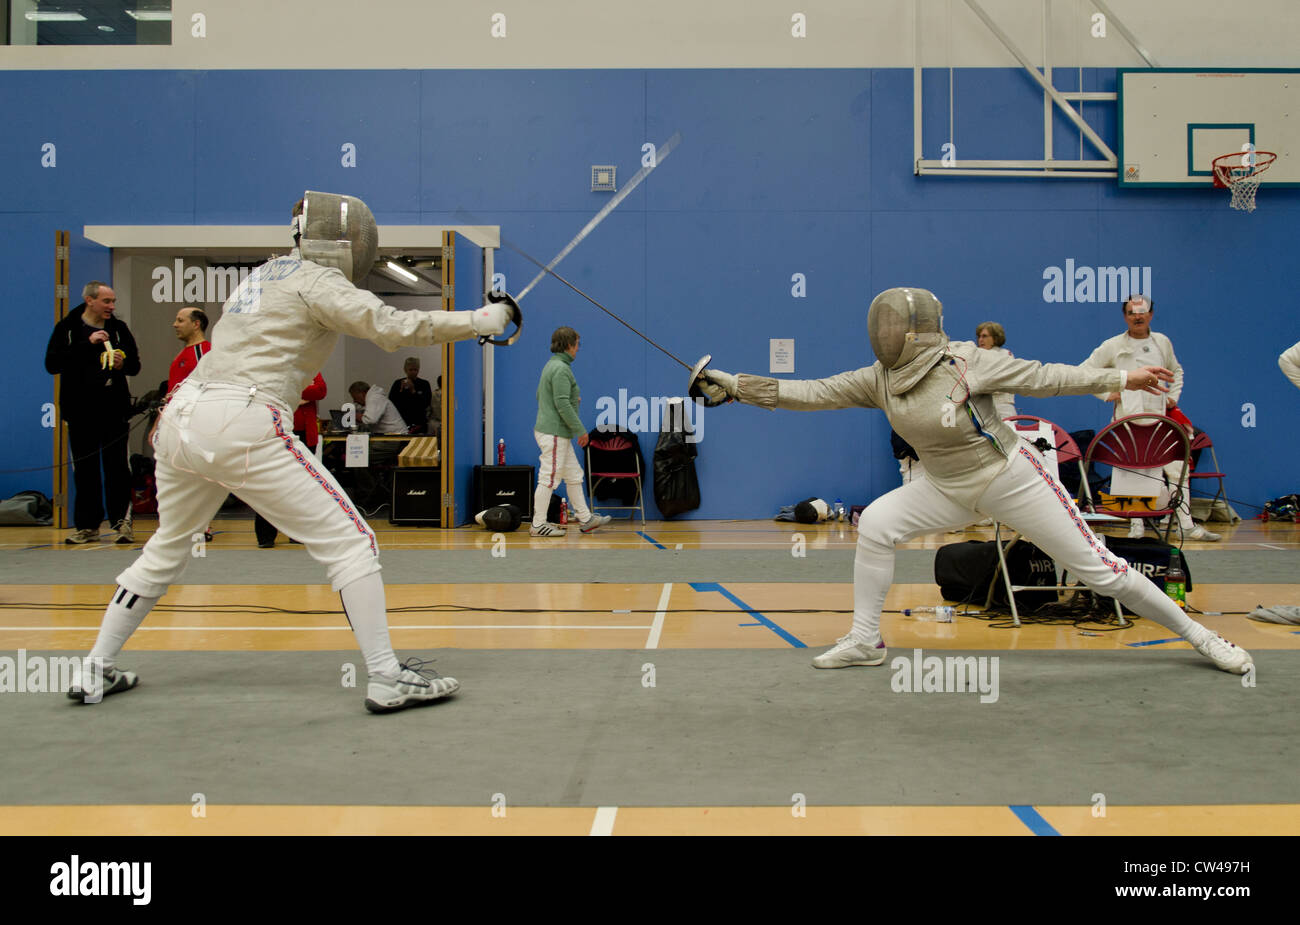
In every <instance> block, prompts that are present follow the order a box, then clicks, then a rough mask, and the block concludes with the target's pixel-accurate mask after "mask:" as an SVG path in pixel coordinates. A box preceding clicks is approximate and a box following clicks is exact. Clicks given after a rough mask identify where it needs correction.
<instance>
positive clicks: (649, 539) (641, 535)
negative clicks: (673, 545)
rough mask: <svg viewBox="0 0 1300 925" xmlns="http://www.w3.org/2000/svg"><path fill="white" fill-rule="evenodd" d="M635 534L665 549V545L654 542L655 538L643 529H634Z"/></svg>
mask: <svg viewBox="0 0 1300 925" xmlns="http://www.w3.org/2000/svg"><path fill="white" fill-rule="evenodd" d="M636 535H637V536H639V537H641V538H642V539H644V540H645V541H646V542H649V543H654V544H655V545H656V546H658V547H659V548H660V549H667V548H668V547H667V546H665V545H663V544H662V543H659V542H656V541H655V538H654V537H653V536H651V535H650V534H648V533H646V532H645V531H644V530H638V531H636Z"/></svg>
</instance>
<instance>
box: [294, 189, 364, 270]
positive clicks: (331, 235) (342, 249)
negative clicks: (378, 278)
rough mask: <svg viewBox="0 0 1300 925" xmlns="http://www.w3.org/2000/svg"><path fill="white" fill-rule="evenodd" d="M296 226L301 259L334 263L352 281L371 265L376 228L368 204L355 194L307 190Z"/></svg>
mask: <svg viewBox="0 0 1300 925" xmlns="http://www.w3.org/2000/svg"><path fill="white" fill-rule="evenodd" d="M297 227H298V231H299V235H300V237H299V241H298V246H299V248H300V249H301V250H302V256H303V257H304V258H305V259H307V260H310V261H312V262H314V263H319V264H321V265H322V266H327V267H338V268H339V269H340V270H342V271H343V275H344V276H346V277H347V278H348V279H350V280H352V282H354V283H359V282H361V280H363V279H365V278H366V274H368V273H369V272H370V268H371V267H372V266H374V263H375V257H376V256H377V255H378V253H379V229H378V228H377V227H376V226H375V217H374V216H373V215H371V214H370V209H369V207H367V206H366V204H365V203H364V202H362V201H361V200H360V199H358V198H357V197H355V196H341V195H338V194H336V193H317V192H312V191H311V190H308V191H307V192H306V193H304V194H303V197H302V215H300V216H299V217H298V225H297Z"/></svg>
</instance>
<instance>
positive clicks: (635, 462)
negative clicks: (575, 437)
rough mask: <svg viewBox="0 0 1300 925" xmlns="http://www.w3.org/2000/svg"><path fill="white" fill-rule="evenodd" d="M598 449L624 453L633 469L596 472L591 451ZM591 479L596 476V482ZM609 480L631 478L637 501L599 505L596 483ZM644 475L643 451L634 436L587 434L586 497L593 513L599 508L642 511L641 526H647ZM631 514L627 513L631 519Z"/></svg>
mask: <svg viewBox="0 0 1300 925" xmlns="http://www.w3.org/2000/svg"><path fill="white" fill-rule="evenodd" d="M593 449H594V450H596V452H597V453H598V454H601V455H603V454H606V453H608V454H615V453H622V454H624V456H626V457H627V458H628V459H629V460H630V461H631V463H632V470H633V471H621V472H611V471H597V470H596V469H595V467H594V466H593V465H592V462H591V451H592V450H593ZM592 479H595V481H594V482H593V481H592ZM606 479H632V480H633V481H634V483H635V484H636V504H633V505H610V504H601V505H597V504H596V486H598V485H599V484H600V483H601V482H603V481H605V480H606ZM644 485H645V478H644V476H643V474H642V472H641V451H640V447H639V446H638V445H637V443H636V440H635V438H634V437H629V435H628V434H622V433H599V432H593V433H591V434H589V435H588V440H587V500H588V502H589V503H590V505H591V510H592V511H593V512H594V511H596V510H597V509H600V510H604V511H640V512H641V526H643V527H644V526H645V495H644V491H643V488H644ZM631 517H632V515H631V514H629V515H628V519H631Z"/></svg>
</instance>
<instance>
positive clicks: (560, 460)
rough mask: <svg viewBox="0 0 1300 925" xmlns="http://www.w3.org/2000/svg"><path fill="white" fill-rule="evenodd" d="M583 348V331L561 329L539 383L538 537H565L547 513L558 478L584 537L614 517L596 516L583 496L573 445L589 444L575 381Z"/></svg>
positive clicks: (535, 525)
mask: <svg viewBox="0 0 1300 925" xmlns="http://www.w3.org/2000/svg"><path fill="white" fill-rule="evenodd" d="M580 343H581V341H580V339H579V337H578V332H577V331H575V330H573V328H569V327H561V328H556V329H555V333H554V334H552V335H551V358H550V359H549V360H547V361H546V365H545V366H544V367H542V378H541V381H539V382H538V383H537V423H536V424H534V425H533V436H534V437H535V438H536V440H537V447H538V449H540V450H541V451H542V458H541V462H540V464H539V465H538V467H537V490H536V491H535V492H534V493H533V527H532V529H531V530H530V531H529V533H531V534H532V535H533V536H563V535H564V528H563V527H560V526H556V525H555V524H551V523H548V522H547V520H546V512H547V510H548V509H549V508H550V506H551V494H552V493H553V492H554V491H555V485H556V480H557V479H561V478H562V479H564V481H565V484H566V485H568V495H569V507H570V508H571V509H572V511H573V514H574V516H575V517H576V518H577V519H578V526H579V527H580V528H581V529H582V532H583V533H590V532H591V531H592V530H595V529H596V528H597V527H602V526H604V525H605V524H607V523H609V520H610V518H609V515H608V514H593V513H592V512H591V509H590V508H588V507H587V501H586V499H585V498H584V497H583V494H582V465H581V464H580V463H579V462H578V454H577V453H575V452H574V451H573V444H572V443H570V442H569V441H570V440H572V439H573V438H574V437H577V438H578V446H580V447H585V446H586V445H587V430H586V428H585V427H583V426H582V419H581V418H580V417H578V404H579V402H581V401H582V398H581V394H580V393H579V391H578V380H577V379H575V378H574V377H573V370H572V368H571V367H572V366H573V360H574V357H576V356H577V355H578V346H579V344H580Z"/></svg>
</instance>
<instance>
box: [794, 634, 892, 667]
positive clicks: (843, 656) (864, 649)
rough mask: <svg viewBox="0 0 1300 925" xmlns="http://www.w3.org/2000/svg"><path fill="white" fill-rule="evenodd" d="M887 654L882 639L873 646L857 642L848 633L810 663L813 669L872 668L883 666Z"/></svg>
mask: <svg viewBox="0 0 1300 925" xmlns="http://www.w3.org/2000/svg"><path fill="white" fill-rule="evenodd" d="M888 654H889V650H888V649H887V648H885V641H884V640H883V639H881V640H879V641H878V642H877V643H876V645H874V646H873V645H871V644H870V643H866V642H859V641H858V640H857V639H855V638H854V637H853V634H852V633H850V634H849V635H847V636H841V637H840V640H839V641H838V642H837V643H835V645H834V646H833V647H832V648H830V649H828V650H826V651H825V652H823V653H822V654H821V655H819V656H817V657H816V658H814V659H813V661H812V663H813V667H814V668H849V667H851V666H853V665H863V666H866V667H872V666H875V665H880V664H883V663H884V661H885V656H886V655H888Z"/></svg>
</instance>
